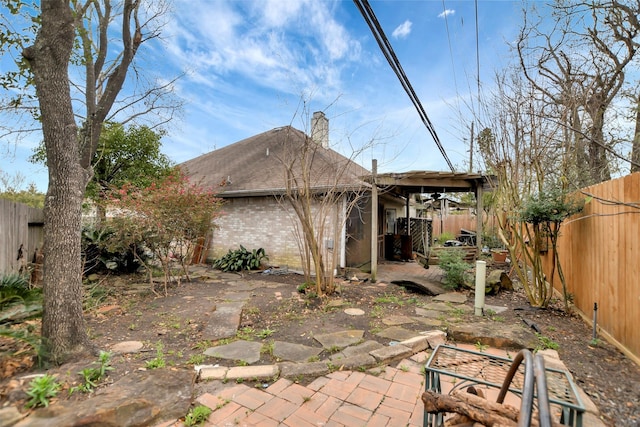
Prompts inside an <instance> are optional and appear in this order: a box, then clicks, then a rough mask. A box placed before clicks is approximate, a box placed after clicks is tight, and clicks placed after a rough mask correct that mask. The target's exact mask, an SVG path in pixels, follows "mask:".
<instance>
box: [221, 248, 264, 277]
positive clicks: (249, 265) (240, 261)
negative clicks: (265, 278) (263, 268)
mask: <svg viewBox="0 0 640 427" xmlns="http://www.w3.org/2000/svg"><path fill="white" fill-rule="evenodd" d="M265 259H269V257H268V256H267V255H266V253H265V251H264V249H263V248H260V249H254V250H252V251H249V250H248V249H246V248H245V247H244V246H242V245H240V249H236V250H235V251H232V250H231V249H229V252H227V254H226V255H225V256H223V257H222V258H218V259H216V260H215V261H214V262H213V268H217V269H219V270H222V271H242V270H254V269H257V268H260V264H261V263H262V261H263V260H265Z"/></svg>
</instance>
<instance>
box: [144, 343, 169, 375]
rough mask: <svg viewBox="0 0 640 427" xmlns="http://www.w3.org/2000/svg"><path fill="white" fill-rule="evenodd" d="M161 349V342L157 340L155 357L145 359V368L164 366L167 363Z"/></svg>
mask: <svg viewBox="0 0 640 427" xmlns="http://www.w3.org/2000/svg"><path fill="white" fill-rule="evenodd" d="M163 349H164V347H163V345H162V343H161V342H160V341H158V343H157V344H156V357H155V358H153V359H151V360H148V361H147V363H146V364H145V366H146V367H147V369H158V368H164V367H165V366H166V365H167V364H166V362H165V360H164V352H163Z"/></svg>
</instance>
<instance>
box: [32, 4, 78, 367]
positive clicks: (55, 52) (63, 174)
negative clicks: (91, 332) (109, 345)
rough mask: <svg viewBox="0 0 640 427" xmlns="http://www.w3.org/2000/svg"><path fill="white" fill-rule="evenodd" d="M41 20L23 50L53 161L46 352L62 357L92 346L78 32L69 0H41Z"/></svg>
mask: <svg viewBox="0 0 640 427" xmlns="http://www.w3.org/2000/svg"><path fill="white" fill-rule="evenodd" d="M41 18H42V26H41V28H40V31H39V32H38V36H37V38H36V41H35V44H34V46H31V47H28V48H26V49H25V51H24V53H23V55H24V57H25V59H27V60H28V61H29V64H30V66H31V70H32V71H33V76H34V83H35V87H36V94H37V97H38V101H39V105H40V112H41V117H42V130H43V136H44V143H45V147H46V153H47V163H48V167H49V187H48V190H47V196H46V200H45V227H44V233H45V238H44V285H43V291H44V309H43V316H42V339H43V345H44V349H45V354H46V355H47V357H48V358H49V359H51V360H52V361H53V362H56V363H62V362H64V361H65V360H67V359H68V358H69V356H72V355H73V354H75V353H79V352H82V351H84V350H86V349H88V343H89V340H88V337H87V332H86V328H85V322H84V317H83V312H82V262H81V254H80V231H81V212H82V197H83V194H84V188H83V186H82V183H83V181H84V171H83V170H82V169H81V168H80V165H79V161H78V159H79V147H78V140H77V138H78V135H77V127H76V123H75V118H74V114H73V109H72V104H71V95H70V87H69V77H68V73H67V67H68V64H69V59H70V56H71V50H72V47H73V41H74V37H75V31H74V25H73V15H72V11H71V9H70V8H69V2H68V1H65V0H50V1H44V2H42V14H41Z"/></svg>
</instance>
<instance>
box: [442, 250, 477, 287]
mask: <svg viewBox="0 0 640 427" xmlns="http://www.w3.org/2000/svg"><path fill="white" fill-rule="evenodd" d="M438 258H439V266H440V268H442V270H444V281H443V284H444V287H445V288H447V289H457V288H459V287H460V286H461V285H463V284H464V273H465V271H467V270H468V269H469V268H471V265H470V264H469V263H467V262H465V261H464V253H463V251H459V250H456V249H446V250H443V251H440V252H439V253H438Z"/></svg>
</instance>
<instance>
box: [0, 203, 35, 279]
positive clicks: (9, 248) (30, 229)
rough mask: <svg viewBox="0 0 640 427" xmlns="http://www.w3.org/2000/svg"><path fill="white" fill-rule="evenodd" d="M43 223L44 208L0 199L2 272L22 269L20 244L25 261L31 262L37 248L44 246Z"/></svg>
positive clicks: (0, 265) (0, 262)
mask: <svg viewBox="0 0 640 427" xmlns="http://www.w3.org/2000/svg"><path fill="white" fill-rule="evenodd" d="M43 223H44V214H43V212H42V209H36V208H32V207H30V206H27V205H24V204H22V203H15V202H13V201H11V200H6V199H0V273H10V272H17V271H18V270H19V269H20V265H21V262H20V261H19V260H17V257H18V249H19V248H20V245H22V251H23V256H24V257H25V258H24V259H25V261H26V262H31V259H32V257H33V253H34V252H35V250H36V248H42V242H43Z"/></svg>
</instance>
